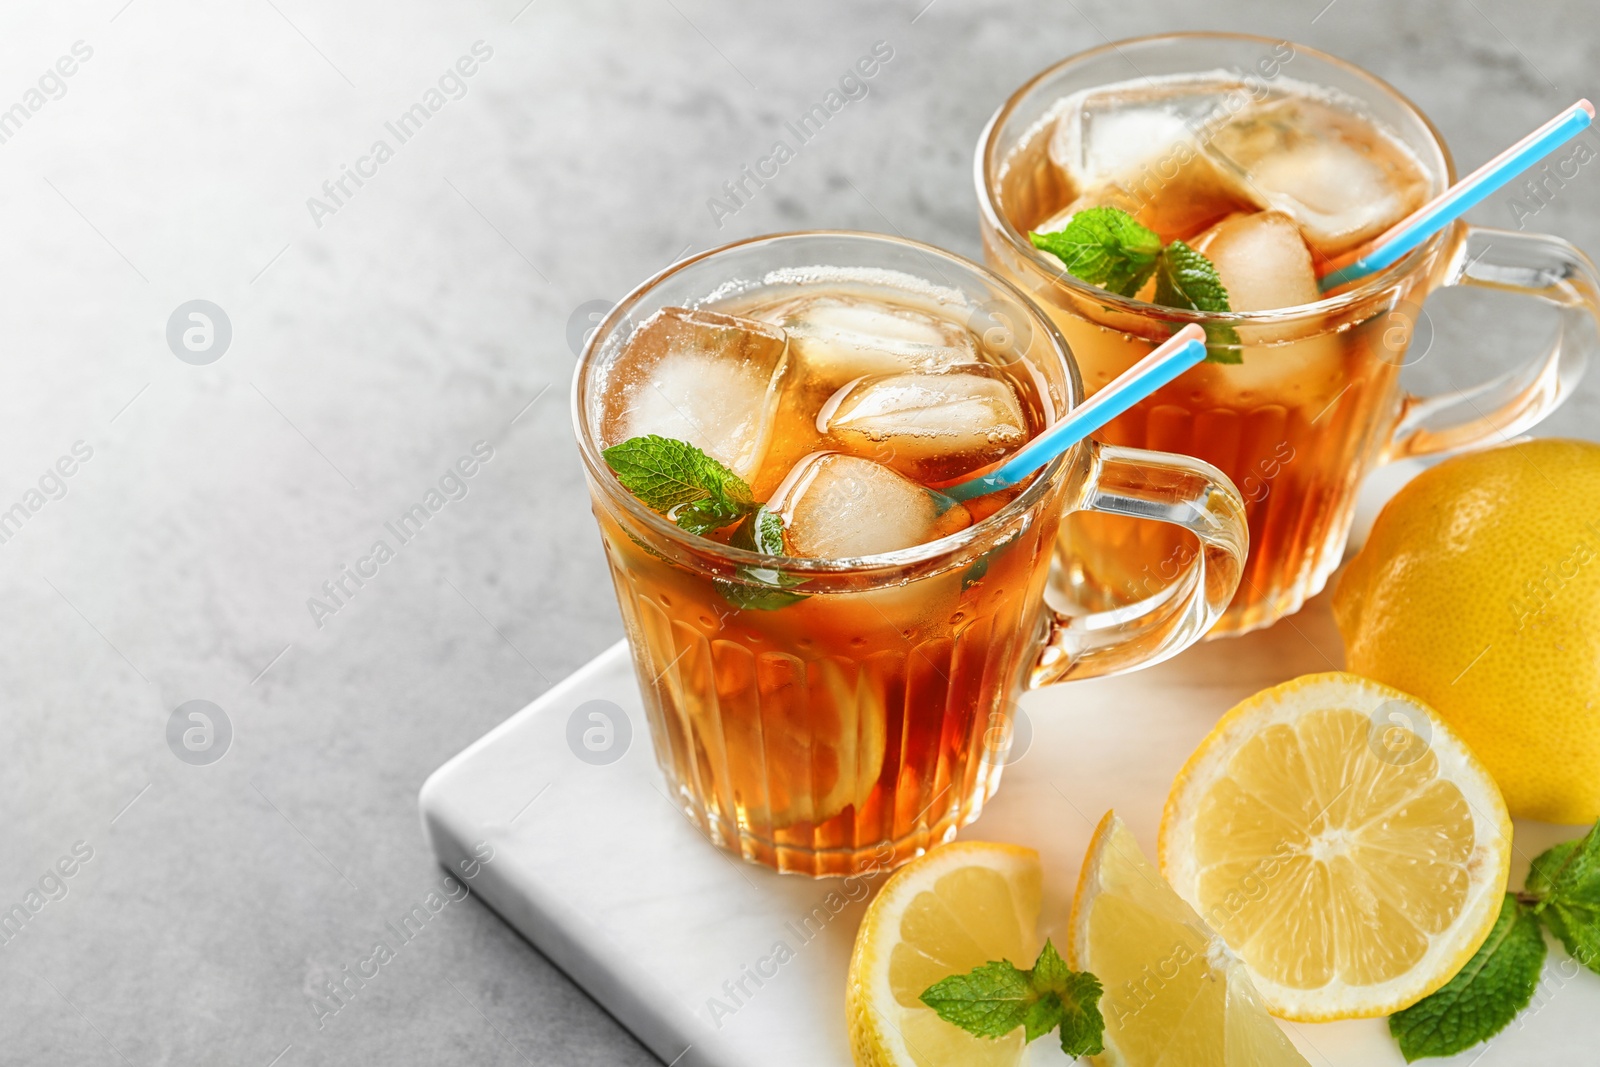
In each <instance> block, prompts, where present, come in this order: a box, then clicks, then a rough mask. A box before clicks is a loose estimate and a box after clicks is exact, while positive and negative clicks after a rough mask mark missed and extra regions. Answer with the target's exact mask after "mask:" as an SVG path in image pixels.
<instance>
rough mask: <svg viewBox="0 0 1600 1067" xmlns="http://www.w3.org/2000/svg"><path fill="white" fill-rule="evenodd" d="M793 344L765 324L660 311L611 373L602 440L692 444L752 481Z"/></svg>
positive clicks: (696, 312)
mask: <svg viewBox="0 0 1600 1067" xmlns="http://www.w3.org/2000/svg"><path fill="white" fill-rule="evenodd" d="M787 362H788V341H787V339H786V338H785V337H784V333H783V331H782V330H781V329H778V328H777V327H775V326H773V325H772V324H770V323H766V322H757V321H755V320H753V319H742V318H736V317H734V316H732V315H722V314H719V313H717V312H714V311H700V310H689V309H687V308H678V307H669V308H662V309H661V310H660V311H658V312H656V314H654V315H652V316H651V317H650V318H649V319H647V320H646V321H645V322H644V324H643V325H642V326H640V327H639V329H638V330H637V331H636V332H635V333H634V335H633V336H632V337H631V338H629V340H628V343H627V346H626V347H625V348H624V349H623V351H622V355H621V356H620V357H618V359H617V362H616V363H615V364H613V365H612V367H611V370H610V371H609V383H608V390H609V396H610V397H612V398H614V402H612V403H609V404H608V405H607V407H608V411H607V418H606V420H605V424H604V430H603V437H604V438H605V439H606V440H607V441H609V442H610V443H612V444H616V443H618V442H620V441H624V440H626V439H628V438H630V437H640V436H643V435H645V434H659V435H660V436H662V437H675V438H677V439H678V440H680V441H688V442H689V443H690V444H692V445H695V446H697V447H698V448H700V449H702V450H703V451H705V452H706V453H707V454H708V455H710V456H712V457H713V458H715V459H717V460H720V461H721V462H722V463H723V464H724V465H726V466H727V467H728V468H729V469H731V470H732V471H733V472H734V473H735V474H737V475H739V476H740V477H741V478H744V479H745V480H746V481H749V480H750V478H751V476H752V475H754V474H755V472H756V470H757V469H758V468H759V467H760V466H761V459H762V457H763V456H764V455H765V454H766V450H767V444H768V442H769V440H770V438H771V436H772V423H773V419H774V417H775V416H776V413H777V404H778V389H779V383H780V380H781V379H782V377H783V372H784V367H785V365H786V363H787Z"/></svg>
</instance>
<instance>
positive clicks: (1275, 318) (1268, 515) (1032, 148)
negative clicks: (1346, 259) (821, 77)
mask: <svg viewBox="0 0 1600 1067" xmlns="http://www.w3.org/2000/svg"><path fill="white" fill-rule="evenodd" d="M1174 40H1177V39H1174ZM1207 43H1208V39H1207V38H1204V37H1197V38H1195V46H1194V48H1192V49H1190V55H1191V57H1192V58H1191V61H1192V62H1198V63H1204V62H1205V59H1204V57H1203V56H1201V55H1200V54H1199V53H1200V51H1201V50H1202V49H1204V47H1205V46H1206V44H1207ZM1241 47H1247V48H1248V47H1253V48H1255V49H1257V50H1259V51H1260V54H1261V56H1262V61H1261V62H1260V63H1259V64H1257V65H1255V67H1254V69H1252V68H1249V67H1246V69H1245V70H1244V71H1242V72H1241V71H1239V70H1236V69H1230V70H1220V69H1219V70H1211V71H1204V70H1203V69H1202V72H1201V73H1193V74H1189V73H1162V74H1160V75H1158V76H1153V77H1141V78H1137V79H1133V80H1128V81H1116V82H1110V83H1106V84H1098V85H1092V86H1091V87H1088V88H1075V91H1072V92H1066V93H1064V94H1063V95H1061V96H1060V97H1058V98H1057V99H1055V100H1054V101H1053V102H1050V103H1048V104H1040V103H1035V102H1029V103H1028V105H1027V106H1029V107H1030V108H1031V109H1032V110H1033V111H1036V112H1037V111H1042V114H1039V115H1038V116H1037V117H1036V118H1033V119H1032V120H1031V123H1030V124H1029V125H1027V126H1026V127H1025V128H1022V129H1019V130H1014V131H1010V132H1005V131H998V130H996V131H994V132H992V133H991V135H990V140H989V142H988V144H987V145H986V146H985V147H984V148H980V152H982V151H984V150H985V149H988V150H989V151H992V152H995V153H997V154H998V158H995V157H991V163H992V164H993V168H992V170H991V171H990V172H989V173H988V175H987V179H986V184H987V186H988V189H989V193H988V195H989V196H990V197H992V200H991V203H992V205H993V207H994V208H995V209H996V210H997V212H998V213H999V215H1001V216H1002V217H1003V220H1004V223H1005V224H1009V226H1010V227H1011V228H1012V229H1013V230H1014V232H1015V233H1016V234H1020V235H1026V234H1028V233H1029V232H1030V231H1031V232H1039V233H1048V232H1053V231H1058V230H1061V229H1062V228H1063V227H1065V226H1066V225H1067V224H1068V223H1069V222H1070V220H1071V219H1072V217H1073V216H1074V215H1075V214H1076V213H1077V212H1079V211H1082V210H1083V209H1085V208H1088V207H1096V206H1105V207H1115V208H1118V209H1121V210H1123V211H1126V212H1127V213H1128V214H1130V215H1132V216H1133V217H1134V218H1135V219H1137V220H1138V221H1139V222H1141V223H1143V224H1144V225H1145V226H1147V227H1149V228H1150V229H1152V230H1154V231H1155V232H1156V233H1157V234H1158V235H1159V236H1160V238H1161V240H1162V242H1170V241H1174V240H1182V241H1185V242H1187V243H1188V244H1189V245H1190V246H1192V247H1193V248H1194V249H1195V250H1197V251H1199V252H1201V253H1202V254H1204V255H1205V256H1207V257H1208V258H1209V259H1210V260H1211V261H1212V262H1213V264H1214V265H1215V267H1216V270H1217V273H1218V275H1219V276H1220V278H1221V281H1222V283H1223V285H1224V286H1225V287H1226V290H1227V293H1228V297H1229V300H1230V303H1231V311H1233V312H1244V313H1246V314H1244V315H1243V316H1240V317H1239V318H1238V319H1237V320H1236V321H1237V326H1236V334H1237V342H1236V345H1235V346H1234V347H1233V349H1232V350H1233V351H1234V352H1236V353H1237V354H1238V355H1239V356H1240V357H1242V361H1240V362H1238V363H1235V364H1231V365H1230V364H1225V363H1218V362H1208V363H1206V364H1203V365H1201V366H1200V367H1197V368H1195V369H1194V370H1192V371H1190V372H1188V373H1187V374H1185V375H1184V376H1182V377H1181V378H1179V379H1178V380H1177V381H1176V382H1174V383H1172V384H1171V385H1169V386H1167V387H1166V388H1164V389H1162V390H1160V391H1159V392H1157V393H1156V394H1155V395H1153V396H1152V397H1150V398H1149V399H1147V400H1145V401H1144V402H1142V403H1141V404H1139V405H1138V406H1137V407H1136V408H1134V409H1133V410H1131V411H1129V412H1128V413H1127V414H1125V415H1123V416H1122V417H1120V418H1119V419H1117V420H1115V421H1114V422H1113V423H1111V424H1110V425H1109V426H1108V427H1107V428H1106V429H1105V430H1104V431H1102V433H1101V434H1099V435H1098V436H1099V437H1100V439H1101V440H1104V441H1106V442H1110V443H1116V444H1124V445H1136V446H1139V447H1143V448H1150V449H1160V450H1164V451H1173V452H1182V453H1185V454H1187V455H1191V456H1196V457H1199V458H1201V459H1204V460H1206V461H1208V462H1210V463H1212V464H1214V465H1216V466H1217V467H1219V468H1220V469H1221V470H1223V471H1224V472H1226V473H1227V474H1228V476H1229V477H1230V478H1231V479H1232V480H1233V481H1234V483H1235V484H1237V485H1238V487H1239V489H1240V491H1241V493H1242V494H1243V495H1244V497H1245V499H1246V501H1247V505H1248V513H1249V521H1250V542H1251V552H1250V559H1249V562H1248V563H1247V565H1246V570H1245V574H1244V577H1243V580H1242V581H1241V583H1240V586H1239V591H1238V594H1237V595H1236V597H1235V599H1234V602H1233V604H1232V606H1231V607H1230V609H1229V611H1228V613H1227V614H1226V615H1225V616H1224V617H1223V619H1222V621H1221V622H1220V623H1219V625H1218V627H1217V631H1216V632H1242V631H1245V630H1249V629H1252V628H1255V627H1258V626H1262V625H1267V624H1269V623H1271V622H1273V621H1274V620H1276V619H1277V618H1279V617H1280V616H1282V615H1284V614H1287V613H1289V612H1292V611H1294V610H1296V609H1297V608H1298V607H1299V606H1300V604H1301V603H1302V601H1303V600H1304V598H1305V597H1306V596H1308V595H1310V594H1311V593H1314V592H1315V591H1316V590H1317V589H1318V588H1320V587H1321V585H1322V583H1323V582H1324V581H1325V580H1326V578H1327V575H1328V573H1329V572H1330V571H1331V570H1332V569H1333V567H1334V566H1336V565H1337V563H1338V561H1339V551H1340V549H1341V548H1342V546H1343V543H1344V537H1345V533H1346V530H1347V528H1348V525H1349V520H1350V515H1351V511H1352V507H1353V504H1354V498H1355V492H1356V489H1357V487H1358V484H1359V479H1360V476H1361V474H1362V473H1364V472H1365V471H1366V470H1367V469H1368V468H1369V467H1370V466H1371V465H1372V464H1373V463H1374V462H1375V461H1376V460H1377V459H1378V456H1379V453H1380V452H1381V450H1382V448H1383V446H1384V445H1385V444H1386V443H1387V442H1388V440H1389V436H1390V433H1391V431H1392V429H1393V426H1394V420H1395V418H1396V417H1397V414H1398V398H1399V393H1398V385H1397V375H1398V373H1399V370H1400V366H1401V364H1402V362H1403V360H1404V353H1405V351H1406V346H1407V344H1408V343H1409V341H1410V337H1411V332H1412V329H1413V327H1414V325H1415V323H1416V320H1417V304H1419V303H1420V301H1421V300H1422V299H1423V295H1422V294H1423V293H1424V292H1425V289H1426V287H1427V285H1428V283H1429V280H1430V277H1431V275H1432V273H1433V269H1432V267H1431V266H1430V265H1429V264H1426V263H1425V264H1424V265H1423V266H1422V267H1421V268H1420V269H1417V270H1415V271H1413V272H1412V274H1411V275H1409V276H1407V277H1404V278H1400V279H1398V280H1397V281H1396V282H1395V284H1393V285H1392V286H1390V287H1388V288H1387V289H1386V290H1385V291H1384V292H1382V293H1381V294H1378V295H1377V296H1376V297H1375V298H1373V299H1371V300H1366V301H1362V302H1359V303H1356V304H1353V305H1351V304H1347V305H1346V306H1343V307H1341V308H1339V309H1338V310H1336V311H1329V312H1327V313H1318V312H1314V311H1313V312H1306V313H1302V312H1298V311H1291V310H1286V309H1297V308H1304V307H1305V306H1306V305H1312V304H1315V303H1317V302H1318V301H1320V300H1321V299H1322V294H1321V293H1320V292H1319V289H1318V282H1317V272H1316V267H1317V265H1318V264H1319V263H1321V262H1324V261H1327V260H1331V259H1332V258H1333V257H1336V256H1338V255H1340V254H1341V253H1343V252H1346V251H1348V250H1349V249H1351V248H1354V247H1356V246H1357V245H1359V244H1360V243H1362V242H1363V241H1365V240H1367V239H1369V238H1371V237H1373V236H1375V235H1377V234H1378V233H1380V232H1382V231H1383V230H1384V229H1386V228H1387V227H1388V226H1390V225H1391V224H1392V223H1394V222H1395V221H1397V220H1399V219H1400V218H1402V217H1403V216H1404V215H1406V214H1407V213H1409V212H1410V211H1412V210H1414V209H1415V208H1417V207H1418V206H1420V205H1421V204H1422V203H1423V202H1424V200H1425V198H1426V197H1427V196H1429V195H1430V194H1431V193H1432V192H1433V191H1435V190H1436V189H1437V188H1439V187H1441V185H1442V179H1443V171H1444V166H1443V164H1442V162H1441V161H1440V160H1439V159H1437V158H1431V159H1429V160H1426V161H1425V160H1424V159H1423V158H1422V157H1421V155H1419V152H1418V151H1417V150H1414V149H1413V147H1412V146H1411V145H1410V144H1408V141H1407V139H1406V138H1403V137H1402V136H1401V135H1400V134H1399V133H1398V132H1396V130H1394V129H1392V128H1390V127H1389V126H1388V125H1387V124H1386V123H1385V122H1384V121H1383V120H1382V119H1380V118H1379V117H1377V116H1376V115H1375V114H1374V113H1373V111H1372V110H1371V109H1370V108H1368V107H1366V106H1365V105H1364V104H1363V103H1362V102H1360V101H1358V100H1357V99H1356V98H1355V97H1354V96H1351V95H1347V94H1346V93H1344V92H1341V91H1339V90H1335V89H1333V88H1330V87H1325V86H1320V85H1312V84H1308V83H1305V82H1300V81H1296V80H1295V79H1294V78H1292V77H1290V76H1289V74H1288V73H1287V72H1288V71H1292V70H1293V69H1294V63H1295V62H1296V60H1295V52H1294V49H1293V48H1292V47H1291V46H1289V45H1287V44H1283V43H1281V42H1280V43H1279V45H1277V46H1270V45H1268V44H1266V43H1260V42H1258V43H1255V44H1254V45H1245V46H1241ZM1173 51H1174V52H1175V53H1177V54H1178V55H1180V56H1181V54H1182V51H1183V48H1182V44H1181V43H1178V44H1175V45H1174V46H1173ZM1236 51H1237V49H1236ZM1152 54H1153V50H1152ZM1144 59H1145V56H1144V54H1141V56H1140V61H1141V67H1143V66H1144ZM1298 62H1300V63H1301V65H1302V66H1304V65H1306V63H1307V62H1308V61H1307V60H1305V59H1301V60H1299V61H1298ZM1102 65H1103V66H1105V67H1107V68H1108V69H1117V68H1119V67H1120V68H1121V69H1123V70H1126V67H1125V66H1124V65H1123V64H1121V63H1118V62H1116V61H1115V60H1108V61H1107V62H1106V63H1104V64H1102ZM1262 71H1266V72H1267V74H1268V75H1270V76H1267V75H1263V74H1262ZM1063 87H1064V88H1074V83H1068V82H1064V83H1063ZM1044 91H1045V90H1042V89H1041V88H1040V87H1039V86H1038V85H1037V84H1035V85H1033V86H1031V87H1030V89H1025V90H1023V92H1021V93H1019V94H1018V98H1021V97H1023V96H1024V95H1027V94H1029V93H1030V92H1031V93H1032V96H1033V99H1034V101H1037V99H1038V96H1039V94H1040V93H1041V92H1044ZM1018 98H1014V100H1013V104H1015V103H1016V102H1017V100H1018ZM1011 106H1013V105H1008V107H1011ZM1003 113H1004V112H1003ZM998 121H999V120H997V122H998ZM1011 121H1014V122H1016V121H1022V120H1020V119H1012V120H1011ZM1001 137H1003V138H1004V140H1005V144H1004V146H1003V147H997V141H996V138H1001ZM1416 139H1417V138H1416V137H1413V138H1412V140H1416ZM1004 228H1005V227H1004V225H1001V226H990V227H989V228H988V229H987V232H986V233H985V239H986V249H987V251H988V254H989V257H990V259H991V262H992V263H994V264H995V265H996V266H997V267H998V268H999V269H1000V270H1001V272H1002V273H1004V274H1008V275H1009V276H1011V277H1012V279H1013V280H1014V281H1017V282H1018V283H1019V285H1021V286H1022V288H1024V289H1025V290H1028V291H1030V292H1031V293H1032V294H1033V295H1034V296H1035V297H1036V298H1037V299H1038V300H1039V301H1040V302H1041V304H1043V305H1044V307H1045V309H1046V310H1047V312H1048V313H1049V314H1050V315H1051V316H1052V317H1053V318H1054V320H1055V322H1056V324H1057V325H1058V326H1059V327H1060V328H1061V331H1062V333H1063V334H1064V335H1065V336H1066V338H1067V340H1068V342H1069V344H1070V345H1071V347H1072V350H1073V354H1074V356H1075V357H1076V358H1077V360H1078V363H1079V366H1080V367H1081V368H1082V371H1083V377H1084V384H1085V387H1086V388H1087V389H1088V391H1089V392H1090V393H1093V392H1094V391H1096V390H1097V389H1099V388H1100V387H1101V386H1103V385H1105V384H1106V383H1107V382H1108V381H1110V380H1111V379H1112V378H1114V377H1115V376H1116V375H1117V374H1119V373H1121V372H1122V371H1123V370H1124V369H1126V368H1127V367H1128V366H1130V365H1131V364H1133V363H1134V362H1136V361H1137V360H1138V359H1139V358H1140V357H1142V356H1143V355H1145V354H1146V353H1147V352H1149V351H1150V348H1151V347H1152V344H1153V343H1156V342H1159V341H1160V340H1161V339H1163V338H1164V337H1166V336H1167V335H1168V334H1169V333H1170V332H1171V330H1172V329H1173V322H1174V321H1182V320H1174V319H1173V318H1171V317H1170V315H1164V314H1163V311H1164V310H1165V309H1161V308H1157V307H1154V306H1151V305H1153V303H1154V299H1155V297H1154V291H1155V283H1154V281H1153V280H1152V281H1151V282H1149V283H1147V284H1146V285H1145V286H1144V287H1143V288H1142V289H1141V290H1139V291H1138V292H1137V293H1136V294H1134V296H1133V298H1132V299H1130V300H1117V299H1115V298H1112V299H1109V300H1103V299H1100V298H1099V297H1097V296H1095V295H1094V294H1095V292H1096V291H1095V290H1089V289H1087V288H1086V287H1085V286H1083V285H1082V284H1081V283H1076V282H1075V281H1073V280H1071V279H1065V278H1062V277H1061V274H1062V271H1061V270H1060V267H1061V264H1060V262H1059V261H1056V262H1054V264H1053V267H1052V264H1051V262H1050V261H1051V260H1052V258H1053V257H1050V256H1049V255H1047V254H1045V253H1042V252H1034V251H1033V250H1032V249H1023V248H1020V247H1019V246H1018V243H1017V242H1016V240H1015V239H1014V238H1010V239H1008V236H1007V234H1006V233H1004V232H1003V230H1004ZM1437 244H1438V242H1436V245H1437ZM1273 312H1280V314H1278V315H1274V314H1272V313H1273ZM1249 313H1266V314H1257V315H1251V314H1249ZM1220 347H1222V348H1226V347H1228V346H1227V342H1226V341H1223V342H1222V343H1221V345H1220ZM1061 536H1062V552H1063V554H1064V556H1068V557H1070V558H1071V560H1072V565H1071V566H1070V567H1064V568H1063V569H1062V570H1061V572H1060V575H1059V578H1060V581H1061V582H1062V589H1063V591H1064V592H1065V593H1067V594H1068V595H1069V596H1070V597H1071V598H1073V599H1075V600H1076V601H1079V602H1082V603H1085V604H1088V605H1090V606H1093V607H1096V608H1109V607H1113V606H1115V605H1117V604H1119V603H1126V602H1128V601H1130V600H1137V599H1140V598H1143V597H1147V596H1150V595H1154V594H1157V593H1159V592H1160V591H1161V590H1162V588H1163V587H1165V586H1166V585H1167V584H1168V583H1169V582H1170V581H1171V579H1172V577H1173V575H1174V574H1175V573H1176V572H1177V570H1178V569H1179V566H1180V565H1181V563H1182V561H1183V559H1184V557H1185V555H1186V554H1187V553H1189V552H1191V551H1192V547H1191V544H1192V542H1190V541H1188V540H1186V539H1185V538H1184V537H1183V535H1181V534H1179V533H1176V532H1174V531H1173V530H1171V528H1161V527H1151V526H1148V525H1145V526H1136V525H1134V524H1132V523H1130V522H1128V521H1126V520H1123V519H1119V518H1114V517H1105V516H1098V515H1080V516H1075V517H1073V518H1071V519H1069V520H1068V521H1067V522H1066V523H1065V524H1064V525H1063V529H1062V535H1061Z"/></svg>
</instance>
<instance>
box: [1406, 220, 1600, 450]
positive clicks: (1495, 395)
mask: <svg viewBox="0 0 1600 1067" xmlns="http://www.w3.org/2000/svg"><path fill="white" fill-rule="evenodd" d="M1442 284H1443V285H1474V286H1481V287H1483V288H1485V289H1498V290H1500V291H1502V292H1509V293H1521V294H1523V295H1526V296H1531V297H1535V298H1537V299H1539V300H1542V301H1544V302H1545V303H1547V304H1552V305H1554V306H1555V307H1557V308H1559V309H1560V312H1561V328H1560V331H1559V332H1558V333H1557V334H1556V339H1555V341H1554V342H1553V343H1552V344H1551V345H1550V348H1549V350H1548V351H1546V352H1545V353H1544V354H1543V355H1542V356H1539V357H1536V358H1535V359H1534V360H1533V361H1532V362H1531V363H1529V364H1528V365H1527V366H1526V367H1523V368H1521V369H1519V370H1514V371H1511V372H1509V373H1507V374H1504V375H1501V376H1500V377H1498V378H1494V379H1491V380H1490V381H1487V382H1484V383H1482V384H1481V385H1478V386H1475V387H1472V388H1469V389H1463V390H1461V391H1460V392H1458V393H1454V394H1451V395H1446V396H1435V397H1420V396H1414V395H1411V394H1407V395H1406V396H1405V398H1404V400H1402V401H1401V407H1400V417H1399V420H1398V422H1397V423H1396V424H1395V429H1394V435H1393V437H1392V438H1391V439H1390V442H1389V445H1388V448H1387V449H1385V451H1384V455H1383V458H1384V459H1385V460H1394V459H1404V458H1406V457H1408V456H1427V455H1433V454H1435V453H1440V452H1455V451H1460V450H1462V449H1468V448H1473V447H1476V446H1479V445H1486V444H1494V443H1496V442H1498V441H1504V440H1506V439H1508V438H1511V437H1515V436H1516V435H1518V434H1520V433H1522V432H1523V431H1524V430H1527V429H1528V428H1529V427H1531V426H1533V425H1534V424H1536V423H1538V422H1539V421H1540V420H1541V419H1543V418H1544V417H1545V416H1546V415H1548V414H1550V412H1551V411H1552V410H1554V409H1555V407H1556V405H1557V404H1559V403H1561V401H1562V400H1564V399H1566V397H1567V395H1568V394H1569V393H1571V392H1572V390H1573V389H1574V388H1575V387H1576V386H1577V384H1578V380H1579V379H1580V378H1581V377H1583V370H1584V367H1585V365H1586V364H1587V362H1588V359H1589V356H1590V355H1591V354H1592V353H1593V352H1595V351H1596V349H1597V348H1600V273H1597V272H1596V270H1595V265H1594V263H1593V261H1591V260H1590V259H1589V257H1588V256H1586V255H1584V254H1583V252H1581V251H1580V250H1578V249H1577V248H1576V247H1574V246H1573V245H1572V244H1571V243H1570V242H1567V241H1563V240H1562V239H1561V238H1559V237H1552V236H1550V235H1548V234H1539V233H1518V232H1516V231H1513V230H1495V229H1488V228H1485V227H1480V226H1469V227H1467V238H1466V240H1465V241H1463V242H1462V243H1461V247H1460V248H1459V250H1458V251H1457V253H1456V259H1455V262H1454V263H1452V264H1451V265H1450V271H1449V273H1448V274H1447V275H1446V276H1445V278H1444V281H1443V282H1442Z"/></svg>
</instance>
